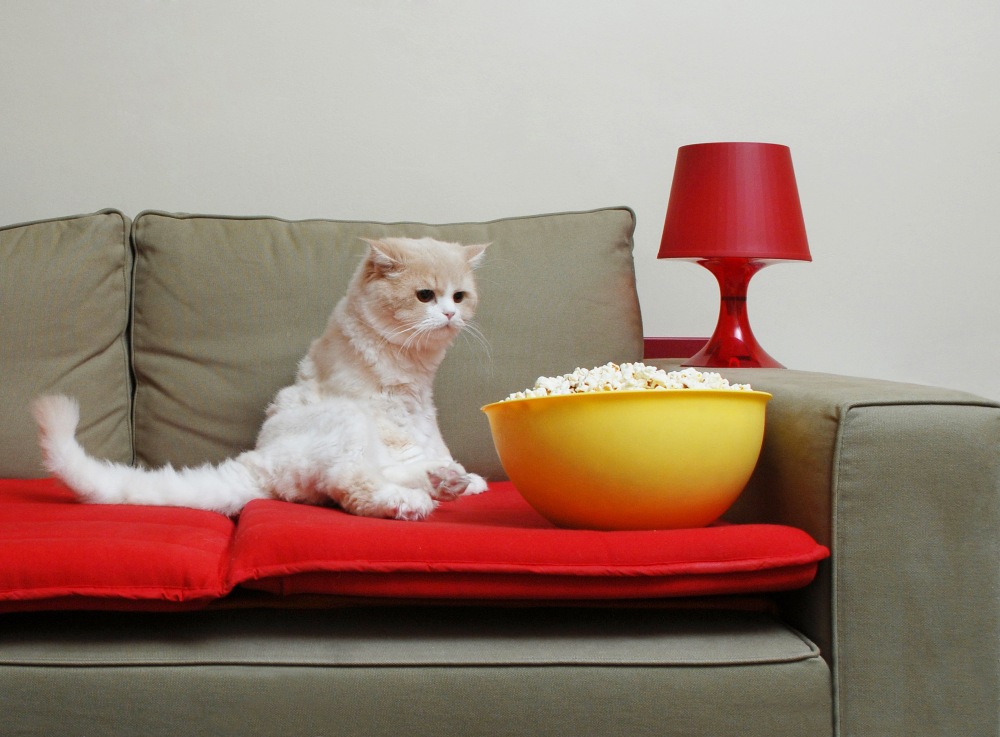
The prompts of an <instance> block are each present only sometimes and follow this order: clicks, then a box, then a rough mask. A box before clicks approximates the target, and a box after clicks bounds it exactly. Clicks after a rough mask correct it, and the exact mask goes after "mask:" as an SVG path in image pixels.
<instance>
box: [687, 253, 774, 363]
mask: <svg viewBox="0 0 1000 737" xmlns="http://www.w3.org/2000/svg"><path fill="white" fill-rule="evenodd" d="M698 263H699V264H701V265H702V266H704V267H705V268H706V269H708V270H709V271H711V272H712V274H714V275H715V278H716V279H717V280H718V282H719V292H720V294H721V297H722V304H721V306H720V308H719V322H718V323H717V324H716V326H715V333H713V334H712V337H711V338H710V339H709V341H708V343H707V344H706V345H705V347H704V348H702V349H701V350H700V351H698V353H696V354H695V355H693V356H692V357H691V358H689V359H688V360H687V361H685V362H684V365H685V366H703V367H708V368H784V366H782V365H781V364H780V363H778V362H777V361H776V360H774V359H773V358H771V356H769V355H768V354H767V351H765V350H764V349H763V348H761V347H760V344H759V343H757V339H756V338H754V336H753V332H752V331H751V330H750V320H749V318H748V317H747V287H748V286H749V284H750V278H751V277H752V276H753V275H754V274H756V273H757V272H758V271H760V270H761V269H762V268H764V267H765V266H767V265H768V264H769V263H770V262H769V261H765V260H760V259H749V258H721V259H701V260H699V261H698Z"/></svg>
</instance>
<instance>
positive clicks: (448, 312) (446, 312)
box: [442, 310, 455, 322]
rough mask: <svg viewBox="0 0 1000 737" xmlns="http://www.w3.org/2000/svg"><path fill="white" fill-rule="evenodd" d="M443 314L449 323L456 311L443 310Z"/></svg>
mask: <svg viewBox="0 0 1000 737" xmlns="http://www.w3.org/2000/svg"><path fill="white" fill-rule="evenodd" d="M442 312H443V314H444V317H445V319H446V320H448V321H449V322H450V321H451V318H453V317H454V316H455V310H443V311H442Z"/></svg>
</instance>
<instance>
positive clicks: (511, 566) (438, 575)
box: [230, 483, 829, 600]
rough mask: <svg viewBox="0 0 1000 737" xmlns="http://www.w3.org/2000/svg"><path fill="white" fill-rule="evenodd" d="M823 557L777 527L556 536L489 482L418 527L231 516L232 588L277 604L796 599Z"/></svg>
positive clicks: (251, 512) (264, 510)
mask: <svg viewBox="0 0 1000 737" xmlns="http://www.w3.org/2000/svg"><path fill="white" fill-rule="evenodd" d="M828 554H829V551H828V550H827V549H826V548H825V547H823V546H822V545H819V544H817V543H816V542H815V541H814V540H813V539H812V538H811V537H810V536H809V535H808V534H806V533H805V532H802V531H801V530H798V529H795V528H792V527H785V526H780V525H716V526H711V527H707V528H702V529H691V530H657V531H641V532H596V531H589V530H566V529H559V528H556V527H554V526H553V525H551V524H550V523H548V522H547V521H546V520H544V519H543V518H542V517H541V516H539V515H538V514H537V513H536V512H535V511H534V510H533V509H532V508H531V507H530V506H528V504H527V503H526V502H525V501H524V500H523V499H522V498H521V496H520V495H519V494H518V493H517V491H516V490H515V489H514V487H513V486H512V485H511V484H509V483H498V484H493V485H491V489H490V490H489V491H487V492H486V493H484V494H481V495H479V496H473V497H463V498H460V499H458V500H456V501H454V502H449V503H446V504H442V505H441V507H439V508H438V510H436V511H435V512H434V514H433V515H431V517H429V518H428V519H427V520H424V521H423V522H400V521H395V520H381V519H369V518H362V517H352V516H350V515H347V514H344V513H343V512H340V511H337V510H335V509H324V508H317V507H308V506H303V505H296V504H289V503H285V502H280V501H272V500H258V501H253V502H251V503H250V504H249V505H248V506H247V507H246V508H245V509H244V510H243V513H242V515H241V516H240V522H239V525H238V527H237V531H236V539H235V542H234V546H233V563H232V568H231V571H230V581H231V583H232V584H233V585H234V586H235V585H243V586H245V587H249V588H254V589H259V590H263V591H268V592H272V593H276V594H286V595H287V594H332V595H338V596H352V597H365V598H372V597H374V598H379V597H393V598H407V599H452V600H462V599H466V600H491V599H492V600H496V599H504V600H517V599H520V600H593V599H650V598H664V597H680V596H704V595H717V594H746V593H759V592H768V591H780V590H787V589H793V588H798V587H801V586H804V585H806V584H808V583H809V582H810V581H812V579H813V577H814V576H815V573H816V566H817V564H818V562H819V561H820V560H823V559H824V558H826V557H827V555H828Z"/></svg>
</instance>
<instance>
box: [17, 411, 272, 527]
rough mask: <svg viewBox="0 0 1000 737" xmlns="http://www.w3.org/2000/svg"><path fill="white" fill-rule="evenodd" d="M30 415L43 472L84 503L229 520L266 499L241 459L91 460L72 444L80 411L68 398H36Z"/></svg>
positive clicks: (80, 447) (74, 440) (79, 447)
mask: <svg viewBox="0 0 1000 737" xmlns="http://www.w3.org/2000/svg"><path fill="white" fill-rule="evenodd" d="M32 413H33V414H34V416H35V421H36V422H37V423H38V436H39V445H40V446H41V450H42V458H43V461H44V464H45V468H46V469H47V470H48V471H49V472H50V473H51V474H52V475H53V476H55V477H56V478H58V479H60V480H62V481H63V482H64V483H65V484H66V485H67V486H69V487H70V488H71V489H73V491H75V492H76V493H77V495H78V496H79V497H80V498H81V499H83V500H84V501H88V502H93V503H97V504H149V505H156V506H171V507H193V508H195V509H207V510H211V511H214V512H221V513H222V514H227V515H233V514H236V513H238V512H239V511H240V510H241V509H242V508H243V507H244V506H245V505H246V504H247V502H249V501H250V500H252V499H258V498H262V497H267V496H268V494H267V493H266V492H265V491H264V490H263V489H262V488H261V485H260V483H259V482H258V481H257V480H256V479H255V478H254V475H253V473H252V472H251V470H250V469H249V468H248V467H247V466H246V465H245V464H243V463H241V462H240V460H239V459H230V460H227V461H223V462H222V463H221V464H219V465H218V466H210V465H205V466H199V467H198V468H183V469H180V470H177V469H174V468H172V467H171V466H169V465H168V466H165V467H164V468H159V469H156V470H145V469H141V468H135V467H132V466H126V465H123V464H120V463H110V462H108V461H101V460H97V459H96V458H92V457H90V456H89V455H87V452H86V451H85V450H84V449H83V447H82V446H81V445H80V443H79V442H78V441H77V439H76V426H77V424H78V423H79V421H80V407H79V405H78V404H77V403H76V401H75V400H74V399H71V398H69V397H64V396H46V397H40V398H39V399H37V400H35V403H34V404H33V405H32Z"/></svg>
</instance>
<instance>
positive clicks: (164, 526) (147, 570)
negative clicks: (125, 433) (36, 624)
mask: <svg viewBox="0 0 1000 737" xmlns="http://www.w3.org/2000/svg"><path fill="white" fill-rule="evenodd" d="M234 527H235V525H234V523H233V521H232V520H230V519H229V518H228V517H224V516H222V515H221V514H214V513H212V512H200V511H197V510H193V509H181V508H176V507H162V508H157V507H141V506H117V505H103V504H80V503H78V502H77V501H76V500H75V499H74V497H73V494H72V492H71V491H69V489H67V488H66V487H65V486H63V485H62V484H61V483H59V482H58V481H54V480H52V479H35V480H19V479H3V480H0V611H12V610H32V609H144V610H145V609H148V610H157V609H171V610H172V609H178V608H180V609H184V608H197V607H200V606H204V605H205V604H206V603H208V602H210V601H212V600H213V599H215V598H217V597H219V596H221V595H224V594H225V593H226V592H227V591H228V589H229V587H228V585H227V582H226V576H225V574H226V569H227V564H228V560H229V558H228V555H229V547H230V544H231V542H232V536H233V530H234Z"/></svg>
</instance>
